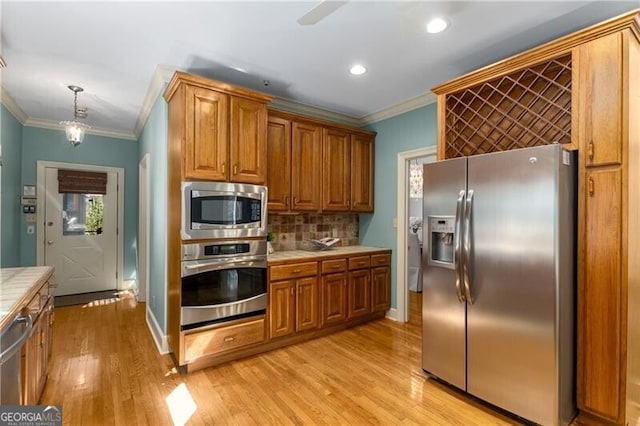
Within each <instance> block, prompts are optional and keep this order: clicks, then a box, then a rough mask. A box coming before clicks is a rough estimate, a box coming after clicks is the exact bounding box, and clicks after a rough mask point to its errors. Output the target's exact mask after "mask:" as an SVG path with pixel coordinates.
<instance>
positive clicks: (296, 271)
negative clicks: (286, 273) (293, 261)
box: [291, 269, 302, 274]
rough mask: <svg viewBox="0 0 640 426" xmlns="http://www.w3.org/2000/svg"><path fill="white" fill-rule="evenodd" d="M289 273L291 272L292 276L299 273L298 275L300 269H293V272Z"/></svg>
mask: <svg viewBox="0 0 640 426" xmlns="http://www.w3.org/2000/svg"><path fill="white" fill-rule="evenodd" d="M291 272H293V273H294V274H299V273H300V272H302V271H301V270H300V269H294V270H293V271H291Z"/></svg>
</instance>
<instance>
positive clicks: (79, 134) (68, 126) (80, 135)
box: [60, 121, 90, 146]
mask: <svg viewBox="0 0 640 426" xmlns="http://www.w3.org/2000/svg"><path fill="white" fill-rule="evenodd" d="M60 124H62V125H64V131H65V133H66V134H67V140H68V141H69V142H70V143H71V145H73V146H78V145H80V144H81V143H82V141H83V140H84V135H85V133H86V130H87V129H89V128H90V126H88V125H86V124H84V123H80V122H79V121H63V122H61V123H60Z"/></svg>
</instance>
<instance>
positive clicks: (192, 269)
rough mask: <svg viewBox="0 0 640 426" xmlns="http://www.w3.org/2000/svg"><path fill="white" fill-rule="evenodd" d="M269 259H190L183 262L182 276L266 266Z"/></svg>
mask: <svg viewBox="0 0 640 426" xmlns="http://www.w3.org/2000/svg"><path fill="white" fill-rule="evenodd" d="M266 267H267V261H266V260H264V259H261V258H251V257H250V258H245V259H243V260H233V261H229V260H227V261H224V260H217V261H215V262H212V261H210V260H190V261H185V262H182V275H181V276H182V277H188V276H191V275H195V274H201V273H203V272H210V271H220V270H223V269H237V268H266Z"/></svg>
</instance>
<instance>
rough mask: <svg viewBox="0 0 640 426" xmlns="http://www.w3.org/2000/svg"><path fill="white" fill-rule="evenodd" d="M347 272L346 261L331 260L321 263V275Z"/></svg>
mask: <svg viewBox="0 0 640 426" xmlns="http://www.w3.org/2000/svg"><path fill="white" fill-rule="evenodd" d="M346 270H347V259H333V260H323V261H322V273H323V274H331V273H333V272H344V271H346Z"/></svg>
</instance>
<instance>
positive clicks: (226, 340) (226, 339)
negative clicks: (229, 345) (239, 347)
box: [224, 336, 236, 342]
mask: <svg viewBox="0 0 640 426" xmlns="http://www.w3.org/2000/svg"><path fill="white" fill-rule="evenodd" d="M234 340H236V338H235V337H234V336H227V337H225V338H224V341H225V342H233V341H234Z"/></svg>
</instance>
